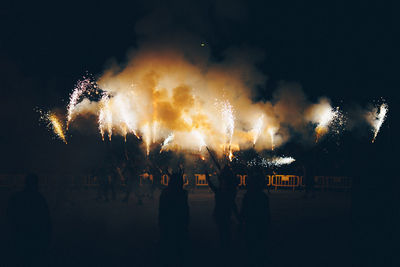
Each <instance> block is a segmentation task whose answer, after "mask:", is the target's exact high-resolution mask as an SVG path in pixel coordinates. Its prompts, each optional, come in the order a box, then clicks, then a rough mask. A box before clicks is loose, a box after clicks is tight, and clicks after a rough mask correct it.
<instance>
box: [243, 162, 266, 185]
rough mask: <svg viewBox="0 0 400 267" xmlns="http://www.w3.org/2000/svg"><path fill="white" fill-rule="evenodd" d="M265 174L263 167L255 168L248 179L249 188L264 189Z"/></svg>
mask: <svg viewBox="0 0 400 267" xmlns="http://www.w3.org/2000/svg"><path fill="white" fill-rule="evenodd" d="M264 179H265V176H264V172H263V170H262V169H261V168H257V167H255V168H253V169H252V170H251V172H250V175H249V179H248V181H247V190H250V191H262V190H263V189H264V185H265V180H264Z"/></svg>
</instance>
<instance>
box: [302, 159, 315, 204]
mask: <svg viewBox="0 0 400 267" xmlns="http://www.w3.org/2000/svg"><path fill="white" fill-rule="evenodd" d="M314 168H315V167H314V166H312V165H311V164H307V165H303V178H304V184H305V189H306V191H305V193H304V198H308V197H310V195H311V197H315V191H314V176H315V173H314Z"/></svg>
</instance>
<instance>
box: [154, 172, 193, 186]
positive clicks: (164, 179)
mask: <svg viewBox="0 0 400 267" xmlns="http://www.w3.org/2000/svg"><path fill="white" fill-rule="evenodd" d="M182 179H183V186H187V185H189V178H188V176H187V174H184V175H183V178H182ZM152 181H153V180H152ZM168 183H169V176H168V175H167V174H164V175H162V176H161V184H162V185H165V186H168Z"/></svg>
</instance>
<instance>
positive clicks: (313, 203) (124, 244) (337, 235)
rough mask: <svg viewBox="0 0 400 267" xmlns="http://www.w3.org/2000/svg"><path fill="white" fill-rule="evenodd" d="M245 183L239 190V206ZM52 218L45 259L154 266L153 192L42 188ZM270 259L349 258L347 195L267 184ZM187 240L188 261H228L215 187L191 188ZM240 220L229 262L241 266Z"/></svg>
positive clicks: (320, 262) (341, 262) (345, 261)
mask: <svg viewBox="0 0 400 267" xmlns="http://www.w3.org/2000/svg"><path fill="white" fill-rule="evenodd" d="M1 190H2V192H1V196H0V198H1V207H0V208H1V210H0V212H1V215H0V218H1V219H0V220H1V222H0V223H1V227H0V229H1V230H0V236H1V237H2V238H1V247H0V249H1V251H2V254H3V256H2V259H1V261H2V262H3V263H10V262H11V263H12V262H13V259H12V258H11V259H10V256H9V255H11V254H9V253H7V249H8V246H7V242H8V241H7V240H8V238H7V233H8V232H7V228H6V221H5V208H6V205H7V204H6V203H7V199H8V196H9V195H10V193H11V192H10V190H6V189H4V188H3V189H1ZM243 192H244V191H240V192H239V194H238V199H237V201H238V204H239V207H240V203H241V198H242V196H243ZM43 193H44V195H45V197H46V199H47V200H48V203H49V207H50V212H51V217H52V223H53V237H52V245H51V248H50V251H49V252H48V256H47V257H46V262H45V264H44V266H157V265H158V260H159V251H158V227H157V212H158V196H159V191H156V193H155V194H154V199H153V200H151V199H145V201H144V203H143V205H137V203H136V199H135V198H134V197H133V196H132V197H131V199H130V201H129V202H128V203H125V202H122V201H121V199H122V195H118V196H117V199H116V200H115V201H110V202H104V201H97V200H95V198H96V192H95V190H94V189H93V190H91V189H89V190H81V191H78V192H65V191H64V190H63V189H61V188H59V189H57V190H51V191H48V192H43ZM269 196H270V208H271V216H272V225H271V229H270V248H269V258H270V266H351V265H352V233H351V195H350V193H345V192H317V193H316V197H315V198H312V199H304V198H303V192H291V191H271V193H270V195H269ZM189 204H190V217H191V222H190V236H191V247H190V249H189V251H190V252H191V255H188V261H189V266H227V265H228V262H227V261H226V259H221V258H219V257H218V253H217V251H218V250H217V248H218V246H217V236H218V235H217V232H216V228H215V225H214V223H213V220H212V216H211V213H212V208H213V205H214V199H213V195H212V194H211V193H210V192H209V191H208V190H207V189H199V190H197V191H195V193H190V194H189ZM239 233H240V232H239V231H238V227H236V228H235V230H234V234H235V236H234V245H233V247H234V248H233V250H232V253H231V257H232V258H231V259H230V262H229V266H246V258H245V254H244V248H243V245H242V242H241V241H240V234H239Z"/></svg>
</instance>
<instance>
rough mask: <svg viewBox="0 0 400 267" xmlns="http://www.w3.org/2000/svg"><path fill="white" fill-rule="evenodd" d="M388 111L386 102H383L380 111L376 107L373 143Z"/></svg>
mask: <svg viewBox="0 0 400 267" xmlns="http://www.w3.org/2000/svg"><path fill="white" fill-rule="evenodd" d="M388 111H389V107H388V105H387V104H386V103H383V104H382V105H381V106H380V107H379V112H378V109H375V114H374V118H375V119H374V120H373V123H372V127H373V132H374V137H373V138H372V143H374V142H375V139H376V137H377V136H378V133H379V130H380V129H381V126H382V124H383V122H384V121H385V119H386V115H387V112H388Z"/></svg>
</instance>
